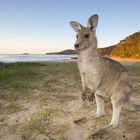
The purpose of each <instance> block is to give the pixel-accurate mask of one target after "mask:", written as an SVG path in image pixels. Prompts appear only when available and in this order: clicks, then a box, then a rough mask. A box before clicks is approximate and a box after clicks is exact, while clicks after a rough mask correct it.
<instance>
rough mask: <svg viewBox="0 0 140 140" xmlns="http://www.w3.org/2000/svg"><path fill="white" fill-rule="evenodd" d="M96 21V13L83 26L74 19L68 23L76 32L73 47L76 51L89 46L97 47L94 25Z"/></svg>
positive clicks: (95, 25)
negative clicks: (86, 24) (85, 25)
mask: <svg viewBox="0 0 140 140" xmlns="http://www.w3.org/2000/svg"><path fill="white" fill-rule="evenodd" d="M97 23H98V15H93V16H91V17H90V18H89V20H88V26H87V27H84V26H82V25H81V24H80V23H78V22H76V21H71V22H70V25H71V26H72V28H73V29H74V30H75V32H76V33H77V35H76V38H77V40H76V42H75V44H74V47H75V49H76V50H78V51H82V50H85V49H88V48H89V47H91V46H92V47H95V48H96V47H97V39H96V34H95V33H96V27H97Z"/></svg>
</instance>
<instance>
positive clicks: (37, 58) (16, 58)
mask: <svg viewBox="0 0 140 140" xmlns="http://www.w3.org/2000/svg"><path fill="white" fill-rule="evenodd" d="M75 57H76V55H46V54H0V62H6V63H14V62H49V61H50V62H53V61H55V62H56V61H70V60H72V59H75Z"/></svg>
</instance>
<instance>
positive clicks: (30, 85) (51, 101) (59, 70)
mask: <svg viewBox="0 0 140 140" xmlns="http://www.w3.org/2000/svg"><path fill="white" fill-rule="evenodd" d="M125 67H126V69H127V70H128V71H129V73H130V74H131V75H132V78H133V80H134V82H135V83H137V86H135V88H134V91H136V92H137V93H138V92H139V85H138V84H139V83H140V80H139V79H140V64H139V63H136V64H135V65H133V66H125ZM79 91H81V79H80V74H79V71H78V68H77V64H76V63H75V62H69V63H65V62H64V63H56V62H53V63H50V62H47V63H29V62H27V63H0V119H1V115H6V118H5V119H4V120H3V121H2V122H0V130H1V129H3V128H4V129H6V128H9V133H10V134H18V135H19V136H20V139H23V140H29V139H34V137H33V136H35V135H39V134H43V135H45V136H49V138H50V139H61V140H65V137H64V133H65V132H66V131H67V130H68V129H69V128H70V126H69V124H67V123H64V124H53V123H52V119H53V118H55V117H59V115H60V117H61V116H63V115H69V112H70V110H67V109H66V108H65V107H66V105H67V103H69V102H71V101H74V100H78V98H77V94H79V93H78V92H79ZM138 94H139V93H138ZM79 96H80V95H79ZM28 103H30V104H31V105H30V106H27V105H28ZM30 108H32V109H36V112H35V113H33V114H31V115H30V118H29V119H27V121H24V122H20V121H18V122H15V124H12V125H11V126H10V125H9V122H8V121H7V118H8V117H9V118H10V117H11V116H10V115H11V114H14V113H15V114H16V113H17V112H18V113H20V111H25V114H26V112H28V111H29V110H30ZM132 115H133V113H129V115H128V117H129V116H132ZM134 132H135V135H136V137H138V138H140V137H139V133H140V129H139V127H136V129H135V131H134ZM7 134H8V133H7ZM56 137H57V138H56ZM0 139H1V136H0Z"/></svg>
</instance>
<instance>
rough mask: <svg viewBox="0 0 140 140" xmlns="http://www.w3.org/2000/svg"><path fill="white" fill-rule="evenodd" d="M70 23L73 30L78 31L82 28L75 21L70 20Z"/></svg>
mask: <svg viewBox="0 0 140 140" xmlns="http://www.w3.org/2000/svg"><path fill="white" fill-rule="evenodd" d="M70 25H71V27H72V28H73V29H74V30H75V32H79V31H80V30H81V29H82V28H84V27H83V26H82V25H81V24H80V23H78V22H76V21H71V22H70Z"/></svg>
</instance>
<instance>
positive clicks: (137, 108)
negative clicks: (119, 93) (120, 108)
mask: <svg viewBox="0 0 140 140" xmlns="http://www.w3.org/2000/svg"><path fill="white" fill-rule="evenodd" d="M125 106H126V109H128V110H131V111H140V105H138V104H134V103H132V101H130V100H128V101H127V102H126V103H125Z"/></svg>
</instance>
